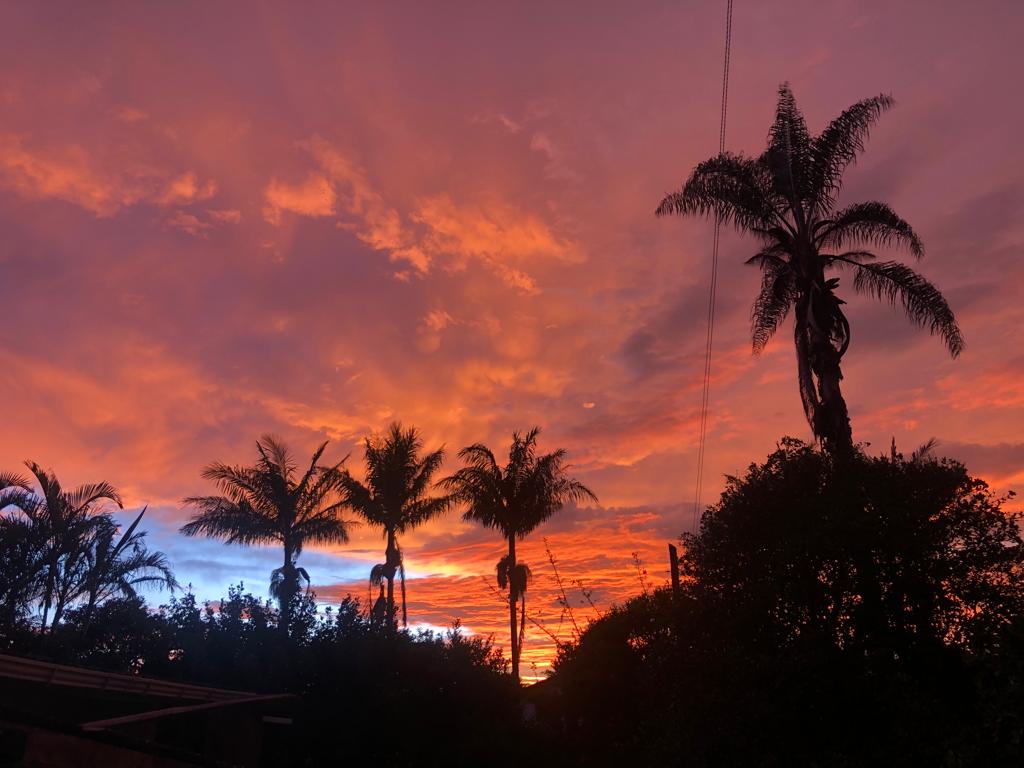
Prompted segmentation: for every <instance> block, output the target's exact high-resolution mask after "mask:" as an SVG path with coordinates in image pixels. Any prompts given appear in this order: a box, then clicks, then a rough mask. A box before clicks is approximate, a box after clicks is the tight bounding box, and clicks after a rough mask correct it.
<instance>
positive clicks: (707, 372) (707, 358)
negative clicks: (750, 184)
mask: <svg viewBox="0 0 1024 768" xmlns="http://www.w3.org/2000/svg"><path fill="white" fill-rule="evenodd" d="M731 52H732V0H727V2H726V6H725V55H724V57H723V59H724V60H723V63H722V108H721V112H720V114H719V123H718V152H719V154H721V153H723V152H725V126H726V119H727V118H728V115H729V57H730V55H731ZM721 229H722V219H721V217H720V216H718V215H717V214H716V215H715V235H714V239H713V240H712V245H711V285H710V288H709V290H708V313H707V335H706V336H705V339H704V387H703V390H702V392H701V401H700V433H699V437H698V440H697V482H696V489H695V490H694V495H693V529H694V530H696V528H697V522H698V518H699V512H700V494H701V486H702V484H703V482H704V451H705V448H706V446H707V431H708V396H709V393H710V390H711V351H712V345H713V342H714V339H715V294H716V292H717V289H718V244H719V240H720V233H721Z"/></svg>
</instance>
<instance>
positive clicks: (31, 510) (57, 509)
mask: <svg viewBox="0 0 1024 768" xmlns="http://www.w3.org/2000/svg"><path fill="white" fill-rule="evenodd" d="M25 465H26V466H27V467H28V468H29V470H30V471H31V472H32V474H33V475H34V476H35V479H36V482H37V483H38V484H39V493H38V494H30V493H20V494H19V493H18V492H17V491H16V492H15V494H13V495H12V496H10V497H8V499H7V502H8V504H9V505H11V506H16V507H18V508H19V509H20V510H21V512H22V513H23V514H24V516H25V517H26V518H28V520H29V521H31V525H32V527H33V528H37V529H38V531H39V533H40V537H41V539H42V541H43V542H44V544H43V546H44V555H43V558H42V559H43V562H42V584H41V593H42V594H41V598H42V604H43V613H42V621H41V624H40V625H41V627H42V629H43V630H44V631H45V629H46V624H47V620H48V618H49V614H50V608H51V607H54V604H55V603H56V606H55V607H56V610H55V611H54V614H53V620H52V622H51V628H52V627H53V626H54V625H56V624H58V623H59V622H60V619H61V614H62V613H63V611H64V608H65V606H66V605H67V603H68V600H69V597H70V593H71V592H72V591H73V587H74V584H75V582H76V579H77V576H78V573H79V570H78V569H79V568H80V564H81V558H82V556H83V553H84V552H85V550H86V549H87V548H88V546H89V543H90V541H91V539H92V536H93V535H94V534H95V533H96V531H97V530H98V528H99V527H100V526H102V525H103V524H104V522H105V521H106V520H107V518H106V516H105V515H104V514H103V512H104V511H105V510H106V508H107V505H108V503H109V502H113V503H114V504H116V505H117V507H118V508H119V509H120V508H122V507H123V504H122V502H121V496H120V494H119V493H118V492H117V489H115V488H114V486H112V485H111V484H110V483H106V482H100V483H91V484H87V485H82V486H79V487H78V488H75V489H74V490H71V491H65V490H64V489H63V487H62V486H61V484H60V480H58V479H57V476H56V475H55V474H54V473H53V472H51V471H48V470H45V469H43V468H42V467H40V466H39V465H38V464H36V463H35V462H34V461H26V462H25Z"/></svg>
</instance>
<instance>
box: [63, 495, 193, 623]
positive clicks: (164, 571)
mask: <svg viewBox="0 0 1024 768" xmlns="http://www.w3.org/2000/svg"><path fill="white" fill-rule="evenodd" d="M145 514H146V508H145V507H143V509H142V511H141V512H139V514H138V516H137V517H136V518H135V519H134V520H133V521H132V523H131V525H129V526H128V529H127V530H126V531H125V532H124V533H123V534H122V535H121V537H120V538H118V539H116V540H115V537H116V536H117V533H118V526H117V524H116V523H114V521H113V520H110V519H109V518H108V524H105V525H102V526H100V527H99V528H98V530H97V531H96V534H95V535H94V536H93V540H92V542H91V545H90V546H89V547H88V549H87V550H86V552H85V561H86V562H85V565H86V569H85V577H84V579H83V580H82V587H81V590H82V592H83V594H84V595H85V598H86V603H85V623H86V626H88V624H89V623H90V622H91V621H92V615H93V611H94V610H95V608H96V605H97V604H98V603H100V602H102V601H103V600H105V599H106V598H108V597H111V596H113V595H115V594H120V595H123V596H124V597H135V595H136V591H137V590H138V588H139V587H150V586H155V587H157V588H159V589H163V588H164V587H166V588H168V589H170V590H172V591H173V590H175V589H177V588H178V582H177V581H176V580H175V578H174V574H173V573H172V572H171V567H170V564H169V563H168V562H167V556H166V555H165V554H164V553H163V552H152V551H150V550H149V548H148V547H147V546H146V542H145V538H146V533H145V531H139V530H138V527H139V523H140V522H142V517H143V515H145Z"/></svg>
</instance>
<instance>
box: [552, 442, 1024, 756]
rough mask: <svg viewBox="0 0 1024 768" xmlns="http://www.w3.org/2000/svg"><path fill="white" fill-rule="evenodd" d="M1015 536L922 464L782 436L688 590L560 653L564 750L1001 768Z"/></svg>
mask: <svg viewBox="0 0 1024 768" xmlns="http://www.w3.org/2000/svg"><path fill="white" fill-rule="evenodd" d="M1019 525H1020V518H1019V516H1018V515H1015V514H1011V513H1009V512H1007V511H1006V510H1005V509H1003V507H1002V502H1001V500H1000V499H998V498H996V497H994V496H993V495H992V494H991V492H990V491H989V490H988V488H987V487H986V485H985V483H983V482H982V481H980V480H978V479H976V478H972V477H971V476H970V475H969V474H968V473H967V471H966V470H965V469H964V467H963V466H961V465H960V464H957V463H956V462H953V461H948V460H941V459H936V458H933V457H931V456H930V455H929V454H928V452H927V451H923V452H920V453H917V454H915V455H913V456H911V457H909V458H908V457H904V456H901V455H899V454H898V453H896V452H895V450H894V451H893V452H892V453H891V454H890V455H886V456H880V457H872V456H867V455H865V454H863V453H860V452H858V453H856V454H855V455H854V456H853V457H852V459H851V460H850V461H838V460H837V459H835V458H834V457H832V456H830V455H829V454H828V453H822V452H820V451H817V450H814V449H812V448H811V447H809V446H807V445H804V444H803V443H800V442H798V441H793V440H787V441H784V442H783V443H782V445H781V446H780V447H779V449H778V450H777V451H776V452H775V453H774V454H772V455H771V456H770V457H769V458H768V460H767V461H766V462H765V463H763V464H756V465H751V467H750V469H749V470H748V472H747V474H746V475H744V476H743V477H739V478H730V479H729V481H728V485H727V488H726V490H725V492H724V493H723V495H722V498H721V500H720V502H719V503H718V504H716V505H714V506H712V507H710V508H709V509H708V511H707V512H706V514H705V515H704V517H703V520H702V523H701V528H700V532H699V533H698V534H696V535H688V536H685V537H684V541H683V543H684V551H683V555H682V559H681V567H682V575H683V585H682V588H681V590H680V593H679V594H678V595H673V594H672V593H671V591H669V590H662V591H659V592H657V593H655V594H654V595H652V596H650V597H643V598H638V599H636V600H634V601H632V602H630V603H628V604H627V605H625V606H622V607H620V608H618V609H616V610H614V611H612V612H611V613H610V614H609V615H607V616H606V617H605V618H603V619H601V620H600V621H598V622H597V623H596V624H594V625H593V626H592V627H591V628H590V629H589V630H588V631H587V632H586V633H585V634H584V636H583V638H582V639H581V641H580V642H579V643H578V644H577V645H575V646H572V647H566V648H563V649H562V653H561V656H560V659H559V662H558V665H557V673H556V675H555V678H554V680H552V681H551V682H550V683H549V684H550V685H552V686H555V687H557V688H558V690H559V691H560V692H561V695H562V697H563V698H562V701H564V702H565V706H564V708H561V707H560V708H559V709H558V710H557V711H558V717H560V718H564V719H565V722H568V723H576V724H578V728H573V727H569V728H568V729H567V730H566V737H567V738H569V739H571V740H573V743H574V744H576V746H577V748H578V749H579V750H580V751H581V752H582V753H588V752H589V753H592V754H593V755H594V756H595V761H596V762H600V761H601V760H604V759H607V760H609V761H610V762H611V764H615V759H616V758H619V759H621V758H622V757H623V756H625V755H631V756H633V757H635V758H636V759H638V760H639V762H640V763H646V764H654V762H656V761H665V764H681V765H748V764H760V765H804V764H807V765H880V764H886V765H921V764H929V765H938V764H956V765H960V764H967V765H990V764H1005V761H1006V760H1008V759H1009V758H1010V757H1011V756H1013V755H1017V756H1019V754H1020V753H1019V751H1017V750H1019V748H1020V744H1021V738H1022V737H1024V730H1022V729H1021V723H1020V722H1019V721H1015V720H1013V719H1008V718H1006V717H1005V716H1004V715H1002V714H999V713H1001V712H1003V710H1004V707H1006V706H1011V704H1012V702H1018V703H1019V702H1020V678H1019V677H1015V676H1014V675H1013V674H1005V672H1006V671H1007V670H1018V671H1019V669H1020V663H1021V662H1020V659H1021V657H1020V652H1021V640H1020V638H1021V626H1022V618H1024V579H1022V569H1024V544H1022V541H1021V533H1020V527H1019ZM625 720H628V721H629V722H631V723H636V724H637V726H636V728H634V729H622V728H619V727H616V723H617V722H622V721H625ZM1000 730H1001V731H1006V732H1005V733H1000V735H999V736H998V738H990V737H986V736H984V735H982V734H985V733H993V732H995V731H1000ZM584 764H586V762H585V761H584Z"/></svg>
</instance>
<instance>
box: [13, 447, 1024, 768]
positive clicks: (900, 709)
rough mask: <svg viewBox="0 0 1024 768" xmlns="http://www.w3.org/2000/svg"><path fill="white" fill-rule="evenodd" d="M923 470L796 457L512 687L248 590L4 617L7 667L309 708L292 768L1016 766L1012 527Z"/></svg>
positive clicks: (814, 453) (784, 457) (386, 630)
mask: <svg viewBox="0 0 1024 768" xmlns="http://www.w3.org/2000/svg"><path fill="white" fill-rule="evenodd" d="M933 452H934V449H933V448H932V447H931V446H924V447H923V448H922V449H921V450H919V451H917V452H915V453H914V454H913V455H911V456H909V457H905V456H903V455H901V454H899V453H898V452H897V451H896V450H895V447H894V448H893V449H892V451H891V452H889V453H888V454H886V455H882V456H870V455H868V454H866V453H865V452H864V450H863V449H861V448H856V449H855V450H854V452H853V453H852V454H850V455H847V456H844V457H842V458H838V457H836V456H835V455H834V454H832V453H829V452H825V451H821V450H819V449H817V448H815V447H813V446H809V445H806V444H804V443H801V442H799V441H797V440H791V439H786V440H784V441H783V442H782V443H781V444H780V445H779V447H778V449H777V450H776V451H775V452H774V453H773V454H772V455H771V456H769V457H768V459H767V461H765V462H764V463H760V464H753V465H751V466H750V468H749V469H748V471H747V473H746V474H745V475H744V476H742V477H735V478H730V479H729V481H728V485H727V487H726V490H725V491H724V493H723V494H722V497H721V499H720V501H719V502H718V503H717V504H715V505H713V506H712V507H710V508H709V509H708V510H707V512H706V513H705V515H704V517H703V519H702V523H701V527H700V530H699V532H697V533H695V534H688V535H685V536H684V537H683V541H682V544H683V547H682V554H681V558H680V569H681V580H680V586H679V588H678V589H677V590H673V589H672V588H670V587H668V586H664V587H660V588H658V589H655V590H653V591H651V592H649V593H645V594H642V595H640V596H638V597H636V598H634V599H632V600H630V601H628V602H626V603H625V604H624V605H621V606H617V607H613V608H612V609H611V610H609V611H608V612H607V613H605V614H604V615H603V616H602V617H601V618H599V619H597V620H595V621H593V622H592V623H591V624H590V625H589V626H587V627H586V628H585V629H583V630H582V631H581V632H580V633H579V634H578V635H576V636H575V637H574V638H573V639H571V640H569V641H563V642H562V643H561V644H560V645H559V648H558V655H557V658H556V660H555V664H554V671H553V674H551V675H550V677H549V678H548V679H546V680H544V681H543V682H541V683H539V684H537V685H534V686H532V687H529V688H525V689H521V688H519V687H518V686H517V685H516V684H515V682H514V681H513V679H512V677H511V676H510V675H509V674H508V671H509V660H508V659H507V658H506V657H505V656H504V655H503V654H502V653H501V652H500V651H499V650H498V649H497V648H496V647H495V646H494V644H493V642H492V640H491V639H488V638H481V637H466V636H465V635H464V634H463V633H462V632H461V631H460V630H459V628H458V627H454V628H453V629H451V630H450V631H448V632H447V633H442V634H436V633H429V632H411V631H409V630H408V629H404V628H401V627H400V626H398V623H397V622H392V623H390V624H389V623H388V622H386V621H381V620H380V616H379V614H378V615H375V614H374V612H373V611H372V610H370V609H369V607H368V606H364V605H361V604H360V602H359V601H358V600H357V599H353V598H351V597H350V598H346V599H345V600H344V601H343V602H342V603H341V604H340V605H339V606H332V607H330V608H326V609H322V610H320V611H319V612H318V611H317V608H316V603H315V595H314V594H313V593H312V592H310V591H308V590H296V591H293V592H290V593H289V597H288V599H289V607H288V609H287V610H284V611H282V610H280V608H279V606H275V605H274V604H272V603H270V602H268V601H265V600H263V599H261V598H258V597H255V596H253V595H251V594H248V593H247V592H245V591H244V589H243V588H242V587H241V586H239V587H237V588H232V589H231V590H229V593H228V595H227V597H225V598H224V599H222V600H221V601H220V602H218V603H207V604H203V605H200V604H198V603H197V600H196V598H195V596H194V595H193V594H192V593H191V592H186V593H185V594H184V596H182V597H178V598H174V597H172V598H171V599H170V600H169V602H167V604H166V605H164V606H162V607H161V608H159V609H158V610H151V609H148V608H147V607H146V605H145V604H144V602H143V601H142V599H141V598H140V597H139V596H138V595H131V594H109V595H107V596H106V597H103V598H101V599H98V600H96V601H95V603H94V604H92V605H91V606H90V604H89V603H88V602H85V601H83V602H80V603H78V604H76V605H75V606H71V607H66V608H65V610H64V613H63V615H62V617H61V620H60V621H59V622H57V623H56V624H54V623H52V622H51V623H50V624H49V626H48V627H47V630H46V631H45V632H43V631H42V630H41V625H40V624H39V622H38V621H37V622H36V623H35V624H32V623H30V622H28V621H17V620H15V621H14V622H13V623H11V622H10V616H11V613H10V612H9V610H8V611H6V612H5V616H6V617H8V618H7V619H5V621H6V622H7V623H5V625H4V627H3V629H2V633H3V642H4V647H5V649H6V650H7V651H13V652H16V653H22V654H27V655H34V656H40V657H44V658H48V659H52V660H57V661H62V662H70V663H75V664H82V665H86V666H91V667H97V668H101V669H107V670H116V671H121V672H135V673H138V674H144V675H153V676H157V677H161V678H167V679H172V680H187V681H191V682H198V683H205V684H209V685H215V686H220V687H229V688H236V689H243V690H252V691H257V692H264V691H265V692H271V691H274V692H277V691H290V692H294V693H296V694H299V695H300V696H301V699H302V707H301V711H300V714H299V715H298V717H297V720H296V723H297V726H296V727H297V731H298V733H299V734H301V739H300V740H299V744H298V745H297V747H296V749H295V752H294V758H295V764H296V765H318V764H323V763H324V762H326V761H332V760H336V759H338V754H339V753H338V750H339V749H340V750H346V749H347V750H350V754H352V755H358V756H359V759H365V760H369V759H374V760H379V761H382V762H383V763H384V764H387V765H439V764H446V765H470V764H479V761H480V760H481V756H482V755H487V756H488V758H487V760H488V762H492V763H494V764H497V765H511V764H519V763H521V762H523V761H527V760H529V761H532V762H535V763H539V764H556V763H557V764H563V765H621V764H634V765H662V764H665V765H694V766H715V765H751V764H755V765H780V766H781V765H830V766H831V765H841V766H869V765H881V764H884V765H906V766H911V765H958V766H961V765H962V766H982V765H985V766H989V765H1017V764H1019V761H1020V758H1021V756H1022V755H1024V749H1022V747H1024V720H1022V718H1021V714H1020V713H1021V712H1022V711H1024V578H1022V576H1024V541H1022V539H1021V531H1020V523H1021V515H1020V514H1019V513H1014V512H1010V511H1008V510H1007V509H1005V507H1004V504H1005V501H1006V500H1005V499H1003V498H1000V497H997V496H995V495H994V494H993V493H992V492H991V491H990V490H989V488H988V487H987V486H986V484H985V483H984V482H983V481H981V480H979V479H977V478H974V477H972V476H971V475H970V474H969V473H968V472H967V470H966V469H965V468H964V467H963V466H962V465H961V464H959V463H957V462H955V461H952V460H948V459H941V458H937V457H936V456H934V455H933ZM5 525H6V524H5ZM6 530H7V529H6V528H5V536H4V544H3V547H4V550H5V555H4V557H5V558H7V557H8V554H6V551H7V549H8V548H9V547H10V545H11V542H10V541H9V540H8V538H7V533H6ZM6 562H9V561H8V560H6V559H5V563H6ZM10 573H11V572H10V571H8V570H7V569H6V568H5V569H4V574H5V588H6V584H8V583H9V579H8V577H9V575H10ZM579 575H580V576H584V574H579ZM505 578H506V579H507V578H508V576H507V574H506V577H505ZM517 597H519V596H518V595H517ZM279 599H280V597H279ZM510 606H511V607H512V609H513V610H514V609H515V606H516V603H515V602H510ZM284 621H287V622H288V623H287V625H286V626H287V632H285V631H282V630H283V629H284V628H285V625H284V623H283V622H284ZM339 723H344V724H345V725H344V728H343V729H340V732H339ZM339 742H340V743H339Z"/></svg>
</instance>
